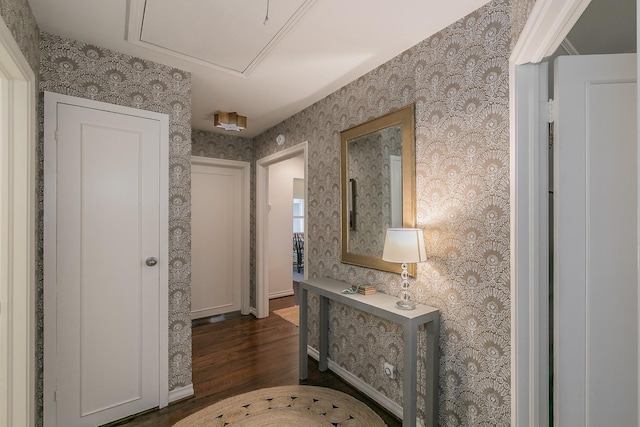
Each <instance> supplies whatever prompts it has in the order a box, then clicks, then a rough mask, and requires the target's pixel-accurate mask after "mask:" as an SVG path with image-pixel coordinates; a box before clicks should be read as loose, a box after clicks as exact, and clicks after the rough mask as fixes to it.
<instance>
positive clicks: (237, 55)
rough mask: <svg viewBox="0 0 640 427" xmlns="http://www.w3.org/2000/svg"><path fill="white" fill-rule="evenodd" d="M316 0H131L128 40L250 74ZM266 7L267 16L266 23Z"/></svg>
mask: <svg viewBox="0 0 640 427" xmlns="http://www.w3.org/2000/svg"><path fill="white" fill-rule="evenodd" d="M315 1H316V0H269V1H267V0H215V1H212V0H189V1H188V2H186V3H185V2H177V1H175V0H132V1H131V2H130V10H129V28H128V35H127V39H128V41H130V42H132V43H134V44H137V45H141V46H144V47H147V48H150V49H154V50H157V51H161V52H164V53H166V54H169V55H172V56H175V57H179V58H181V59H185V60H188V61H192V62H196V63H199V64H201V65H206V66H209V67H213V68H217V69H220V70H223V71H227V72H230V73H233V74H241V75H247V74H248V73H249V72H251V70H253V69H254V68H255V67H256V66H257V65H258V64H259V63H260V61H262V60H263V59H264V57H265V56H266V55H267V54H268V52H269V51H270V49H272V48H273V46H275V44H276V43H277V42H278V41H279V40H280V39H281V38H282V37H284V36H285V35H286V33H287V32H288V31H289V30H290V29H291V28H292V27H293V26H294V25H295V23H296V22H297V21H298V20H299V19H300V18H301V17H302V16H303V15H304V13H305V12H306V11H307V10H308V9H309V8H310V7H311V6H312V5H313V3H315ZM267 5H268V6H269V8H268V18H269V19H268V20H267V21H266V22H265V17H266V16H267Z"/></svg>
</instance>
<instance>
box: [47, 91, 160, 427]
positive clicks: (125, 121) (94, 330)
mask: <svg viewBox="0 0 640 427" xmlns="http://www.w3.org/2000/svg"><path fill="white" fill-rule="evenodd" d="M56 105H57V108H56V111H55V113H54V114H56V115H57V144H55V142H54V143H53V144H55V145H56V146H55V148H51V147H48V148H46V149H47V150H48V151H47V152H48V153H56V152H57V156H56V159H48V160H47V161H48V162H49V164H48V166H47V170H49V171H50V172H51V171H52V172H53V173H51V174H47V175H46V177H45V181H46V187H47V189H46V190H45V198H47V197H49V199H48V200H47V202H46V203H47V205H46V206H47V207H49V208H51V209H54V210H55V212H48V213H46V214H45V215H47V218H46V219H45V222H46V223H47V224H46V226H45V227H46V228H45V248H46V249H45V259H47V260H48V262H49V264H48V265H46V266H45V287H44V289H45V295H46V294H47V293H48V292H49V293H51V292H54V291H55V292H56V295H54V296H51V295H49V296H45V299H46V300H48V301H51V300H52V298H53V299H54V300H55V303H54V304H53V305H47V306H46V308H45V327H46V328H47V329H46V330H45V340H46V341H45V382H46V383H45V393H47V390H51V387H53V389H54V393H55V398H54V400H55V404H54V405H55V407H54V408H53V409H51V410H49V411H47V409H48V407H47V405H46V404H45V419H46V421H47V423H48V424H49V423H51V424H52V425H58V426H64V427H75V426H96V425H101V424H104V423H107V422H110V421H114V420H117V419H120V418H123V417H126V416H128V415H131V414H135V413H138V412H141V411H144V410H147V409H150V408H154V407H157V406H159V375H160V374H159V372H160V369H159V365H160V362H159V358H160V351H159V345H160V344H159V342H160V337H159V336H160V334H159V322H158V318H159V298H160V296H159V282H160V274H159V271H160V266H159V265H158V264H154V262H153V260H152V258H155V259H159V262H160V263H163V262H165V259H162V258H161V254H162V250H161V243H160V237H159V236H160V233H159V230H160V227H161V226H164V224H161V223H160V203H161V197H160V190H159V188H160V184H159V183H160V170H161V169H160V141H161V132H162V126H161V124H160V122H159V121H158V120H152V119H148V118H142V117H135V116H132V115H128V114H120V113H115V112H111V111H105V110H101V109H96V108H85V107H83V106H77V105H70V104H65V103H57V104H56ZM51 162H55V164H52V163H51ZM52 219H55V223H53V224H51V220H52ZM52 260H53V264H51V263H52ZM148 264H149V265H148ZM51 307H54V308H53V310H55V312H51V310H49V312H48V311H47V310H48V309H51ZM50 331H54V334H55V336H54V337H51V336H50V335H51V333H50ZM163 333H164V334H166V333H167V332H166V330H165V331H163ZM47 335H49V336H47ZM163 357H166V355H164V356H163ZM52 383H53V385H52ZM47 399H49V396H45V400H47ZM52 412H53V413H54V414H53V416H52Z"/></svg>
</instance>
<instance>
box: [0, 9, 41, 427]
mask: <svg viewBox="0 0 640 427" xmlns="http://www.w3.org/2000/svg"><path fill="white" fill-rule="evenodd" d="M36 95H37V92H36V85H35V74H34V72H33V70H32V69H31V66H30V65H29V62H28V61H27V59H26V58H25V56H24V54H23V53H22V50H21V49H20V47H19V46H18V44H17V43H16V41H15V39H14V38H13V35H12V34H11V31H10V30H9V29H8V28H7V26H6V24H5V22H4V21H3V20H2V19H0V236H1V238H0V407H2V408H5V409H4V410H3V411H0V426H2V427H5V426H6V427H8V426H13V425H25V426H32V425H35V421H36V415H35V407H36V404H35V401H36V396H35V395H36V357H35V355H36V304H35V294H36V280H35V271H36V263H35V253H36V208H37V203H36V170H37V160H36V136H37V132H36Z"/></svg>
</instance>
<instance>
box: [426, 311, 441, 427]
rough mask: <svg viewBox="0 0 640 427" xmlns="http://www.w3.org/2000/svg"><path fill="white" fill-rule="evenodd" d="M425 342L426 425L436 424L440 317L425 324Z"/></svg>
mask: <svg viewBox="0 0 640 427" xmlns="http://www.w3.org/2000/svg"><path fill="white" fill-rule="evenodd" d="M426 333H427V342H426V346H427V348H426V349H425V351H426V358H427V360H426V361H425V362H426V374H427V384H426V388H425V396H426V399H425V423H426V424H427V426H434V427H435V426H437V425H438V415H439V414H438V382H439V380H440V366H439V364H438V360H439V357H440V339H439V338H440V337H439V335H440V318H439V316H436V318H435V319H434V320H433V321H431V322H428V323H427V325H426Z"/></svg>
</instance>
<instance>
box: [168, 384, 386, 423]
mask: <svg viewBox="0 0 640 427" xmlns="http://www.w3.org/2000/svg"><path fill="white" fill-rule="evenodd" d="M205 426H206V427H223V426H242V427H269V426H278V427H288V426H291V427H294V426H295V427H299V426H304V427H334V426H339V427H354V426H361V427H384V426H386V424H385V423H384V422H383V421H382V419H381V418H380V417H379V416H378V414H376V413H375V412H374V411H373V410H372V409H371V408H369V407H368V406H367V405H365V404H364V403H362V402H360V401H359V400H357V399H355V398H353V397H352V396H349V395H348V394H345V393H342V392H340V391H336V390H332V389H329V388H324V387H313V386H304V385H294V386H281V387H272V388H263V389H261V390H255V391H251V392H249V393H245V394H241V395H239V396H235V397H230V398H228V399H225V400H223V401H220V402H218V403H214V404H213V405H211V406H208V407H206V408H204V409H202V410H200V411H198V412H196V413H194V414H191V415H189V416H188V417H187V418H184V419H183V420H180V421H178V422H177V423H176V424H174V427H205Z"/></svg>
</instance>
